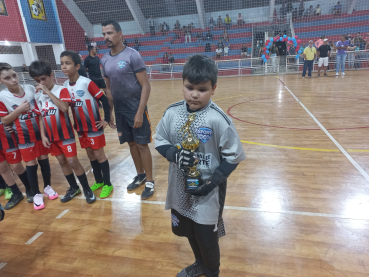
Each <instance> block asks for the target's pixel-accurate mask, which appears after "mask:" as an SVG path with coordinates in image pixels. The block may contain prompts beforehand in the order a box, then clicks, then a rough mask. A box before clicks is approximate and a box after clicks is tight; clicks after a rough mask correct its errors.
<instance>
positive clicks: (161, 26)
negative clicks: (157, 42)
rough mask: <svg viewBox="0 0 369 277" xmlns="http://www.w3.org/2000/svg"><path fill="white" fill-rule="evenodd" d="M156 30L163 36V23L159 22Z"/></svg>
mask: <svg viewBox="0 0 369 277" xmlns="http://www.w3.org/2000/svg"><path fill="white" fill-rule="evenodd" d="M158 31H159V33H161V34H162V35H163V36H164V33H163V24H162V23H160V24H159V27H158Z"/></svg>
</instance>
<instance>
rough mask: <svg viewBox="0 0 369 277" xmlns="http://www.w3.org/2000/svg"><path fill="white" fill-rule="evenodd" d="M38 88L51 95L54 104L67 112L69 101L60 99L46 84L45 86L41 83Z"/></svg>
mask: <svg viewBox="0 0 369 277" xmlns="http://www.w3.org/2000/svg"><path fill="white" fill-rule="evenodd" d="M36 89H37V90H42V91H43V92H44V93H46V94H47V95H48V96H49V97H50V99H51V101H53V102H54V104H55V105H56V106H57V107H58V108H59V109H60V110H61V111H62V112H63V113H66V112H68V108H69V104H68V103H67V102H64V101H62V100H60V99H59V98H58V97H56V96H55V95H54V94H53V93H52V92H51V91H49V90H48V89H47V87H46V86H44V85H41V84H38V85H37V86H36Z"/></svg>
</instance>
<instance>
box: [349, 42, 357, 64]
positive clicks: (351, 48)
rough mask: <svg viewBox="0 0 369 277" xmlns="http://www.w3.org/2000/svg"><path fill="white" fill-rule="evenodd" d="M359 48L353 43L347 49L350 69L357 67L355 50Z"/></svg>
mask: <svg viewBox="0 0 369 277" xmlns="http://www.w3.org/2000/svg"><path fill="white" fill-rule="evenodd" d="M356 48H357V46H356V45H355V44H353V43H350V44H349V46H348V47H347V61H348V63H347V68H348V69H354V65H355V50H356Z"/></svg>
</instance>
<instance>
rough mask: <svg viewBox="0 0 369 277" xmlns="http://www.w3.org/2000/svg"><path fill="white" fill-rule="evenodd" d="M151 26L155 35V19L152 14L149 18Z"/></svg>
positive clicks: (151, 30)
mask: <svg viewBox="0 0 369 277" xmlns="http://www.w3.org/2000/svg"><path fill="white" fill-rule="evenodd" d="M149 27H150V34H151V36H155V22H154V19H153V18H152V15H151V16H150V18H149Z"/></svg>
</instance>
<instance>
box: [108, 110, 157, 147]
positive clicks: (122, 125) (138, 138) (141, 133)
mask: <svg viewBox="0 0 369 277" xmlns="http://www.w3.org/2000/svg"><path fill="white" fill-rule="evenodd" d="M135 115H136V113H135V112H134V111H133V112H124V113H122V112H115V120H116V125H117V131H118V137H119V142H120V144H123V143H125V142H133V141H134V142H136V143H137V144H148V143H150V142H152V137H151V123H150V118H149V113H148V112H147V110H145V111H144V114H143V123H142V126H141V127H140V128H133V125H134V118H135Z"/></svg>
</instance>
